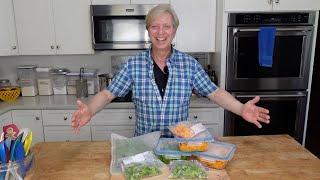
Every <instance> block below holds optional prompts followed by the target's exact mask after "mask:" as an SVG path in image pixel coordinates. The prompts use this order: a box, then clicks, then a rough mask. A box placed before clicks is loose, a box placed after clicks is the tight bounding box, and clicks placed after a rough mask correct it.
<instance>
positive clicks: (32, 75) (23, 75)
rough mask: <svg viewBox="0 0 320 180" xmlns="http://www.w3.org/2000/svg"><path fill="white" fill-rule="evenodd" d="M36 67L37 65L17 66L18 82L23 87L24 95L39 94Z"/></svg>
mask: <svg viewBox="0 0 320 180" xmlns="http://www.w3.org/2000/svg"><path fill="white" fill-rule="evenodd" d="M35 69H36V66H35V65H23V66H18V67H17V74H18V82H19V85H20V87H21V92H22V96H36V95H37V94H38V88H37V83H36V70H35Z"/></svg>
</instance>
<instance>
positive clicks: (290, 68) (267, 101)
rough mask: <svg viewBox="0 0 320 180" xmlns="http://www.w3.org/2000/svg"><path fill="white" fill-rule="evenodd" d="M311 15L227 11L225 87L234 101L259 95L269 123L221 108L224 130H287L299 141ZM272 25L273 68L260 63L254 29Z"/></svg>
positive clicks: (234, 132) (250, 132) (233, 132)
mask: <svg viewBox="0 0 320 180" xmlns="http://www.w3.org/2000/svg"><path fill="white" fill-rule="evenodd" d="M314 20H315V14H314V13H309V12H298V13H246V14H244V13H232V14H230V15H229V23H228V46H227V50H228V54H227V73H226V74H227V75H226V89H227V90H228V91H229V92H231V94H233V95H234V96H235V97H236V98H237V99H238V100H239V101H241V102H243V103H244V102H246V101H248V100H250V99H252V98H253V97H254V96H256V95H259V96H260V97H261V100H260V101H259V103H258V105H259V106H262V107H266V108H267V109H269V110H270V117H271V122H270V124H268V125H266V124H265V125H263V128H262V129H258V128H257V127H256V126H255V125H253V124H250V123H247V122H245V121H244V120H241V119H242V118H241V117H239V116H237V115H234V114H232V113H230V112H227V111H225V135H257V134H289V135H291V136H292V137H294V138H295V139H296V140H297V141H299V142H300V143H302V140H303V131H304V122H305V113H306V102H307V87H308V78H309V71H310V62H311V55H310V53H311V51H310V50H311V46H312V38H313V28H314V27H313V25H314ZM270 26H272V27H274V28H275V30H276V32H275V42H274V49H273V56H272V57H273V58H272V61H273V63H272V67H263V66H260V64H259V58H258V57H259V46H258V41H259V35H258V34H259V31H260V29H261V27H270Z"/></svg>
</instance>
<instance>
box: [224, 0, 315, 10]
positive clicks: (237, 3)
mask: <svg viewBox="0 0 320 180" xmlns="http://www.w3.org/2000/svg"><path fill="white" fill-rule="evenodd" d="M288 1H290V0H288ZM311 1H312V0H311ZM224 9H225V11H230V12H234V11H271V10H272V0H224Z"/></svg>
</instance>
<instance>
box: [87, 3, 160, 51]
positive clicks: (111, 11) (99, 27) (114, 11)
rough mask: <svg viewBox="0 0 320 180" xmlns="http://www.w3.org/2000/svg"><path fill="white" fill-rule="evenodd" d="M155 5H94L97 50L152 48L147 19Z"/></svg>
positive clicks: (92, 10)
mask: <svg viewBox="0 0 320 180" xmlns="http://www.w3.org/2000/svg"><path fill="white" fill-rule="evenodd" d="M154 6H155V5H151V4H148V5H92V6H91V15H92V33H93V47H94V49H95V50H105V49H146V48H148V47H149V46H150V40H149V35H148V31H147V30H146V25H145V17H146V15H147V13H148V11H149V10H150V9H151V8H152V7H154Z"/></svg>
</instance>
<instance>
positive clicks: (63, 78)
mask: <svg viewBox="0 0 320 180" xmlns="http://www.w3.org/2000/svg"><path fill="white" fill-rule="evenodd" d="M69 72H70V70H69V69H66V68H56V69H53V70H52V72H51V74H52V79H53V93H54V94H67V74H68V73H69Z"/></svg>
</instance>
